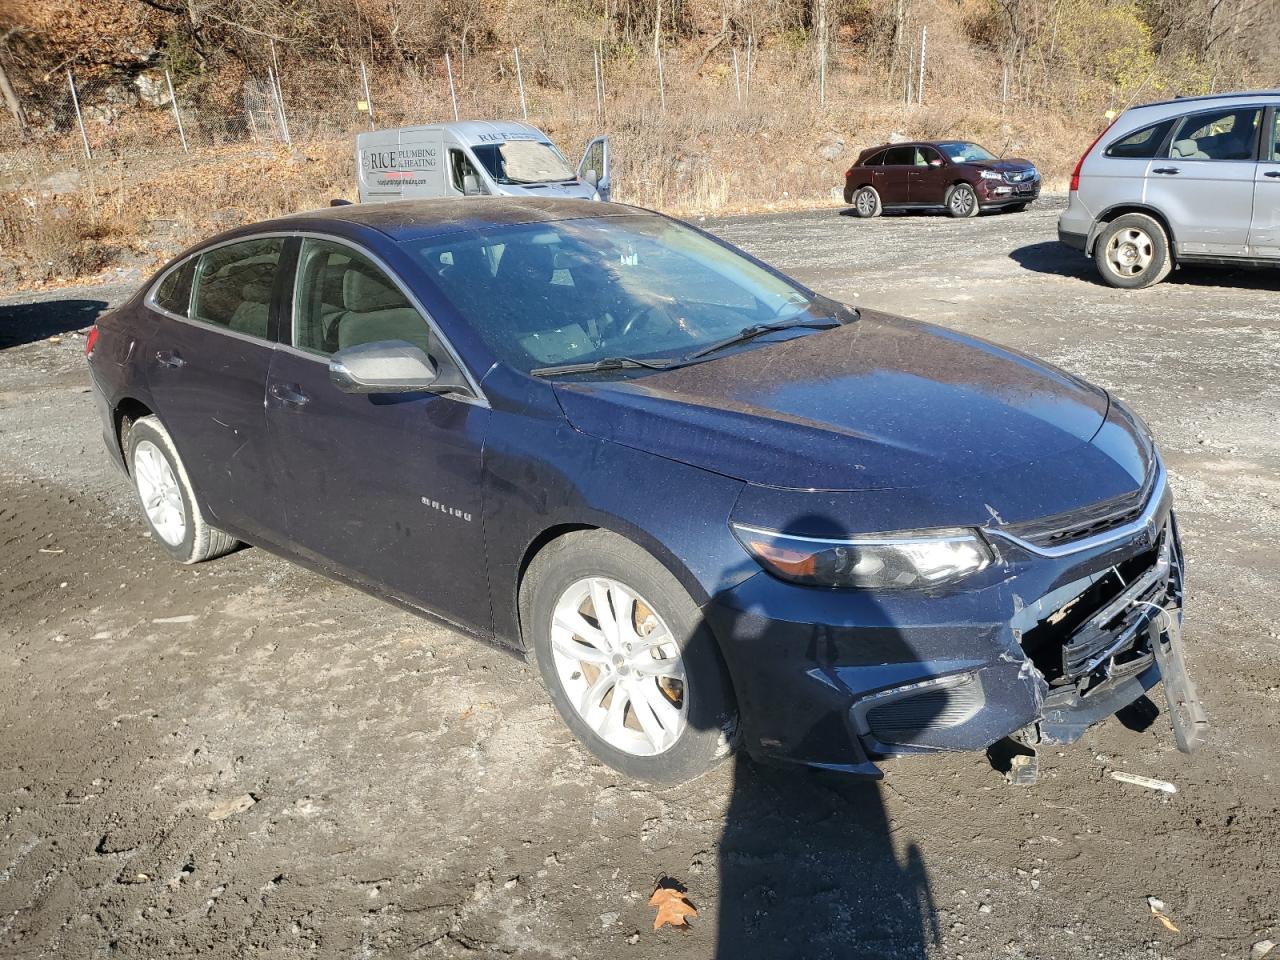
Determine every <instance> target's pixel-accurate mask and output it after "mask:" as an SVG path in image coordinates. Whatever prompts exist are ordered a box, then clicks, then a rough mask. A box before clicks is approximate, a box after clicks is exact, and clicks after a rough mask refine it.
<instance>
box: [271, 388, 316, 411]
mask: <svg viewBox="0 0 1280 960" xmlns="http://www.w3.org/2000/svg"><path fill="white" fill-rule="evenodd" d="M271 395H272V396H273V397H275V398H276V399H277V400H279V401H280V402H281V403H283V404H284V405H285V406H286V407H294V408H295V409H297V408H301V407H305V406H306V405H307V401H309V400H310V399H311V398H310V397H308V396H307V395H306V394H305V393H303V392H302V389H301V388H300V387H299V386H298V385H297V384H296V383H273V384H272V385H271Z"/></svg>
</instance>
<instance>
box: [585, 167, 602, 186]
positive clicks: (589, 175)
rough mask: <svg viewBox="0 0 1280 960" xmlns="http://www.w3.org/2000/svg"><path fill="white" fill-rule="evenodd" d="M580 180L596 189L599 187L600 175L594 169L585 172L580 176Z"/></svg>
mask: <svg viewBox="0 0 1280 960" xmlns="http://www.w3.org/2000/svg"><path fill="white" fill-rule="evenodd" d="M582 179H583V180H585V181H587V183H589V184H591V186H593V187H598V186H599V185H600V174H599V172H597V171H596V170H594V169H591V170H588V171H586V173H584V174H583V175H582Z"/></svg>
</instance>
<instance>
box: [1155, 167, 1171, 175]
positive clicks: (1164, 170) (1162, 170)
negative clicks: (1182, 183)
mask: <svg viewBox="0 0 1280 960" xmlns="http://www.w3.org/2000/svg"><path fill="white" fill-rule="evenodd" d="M1151 172H1152V173H1164V174H1169V175H1170V176H1173V175H1175V174H1177V172H1178V168H1177V167H1154V168H1153V169H1152V171H1151Z"/></svg>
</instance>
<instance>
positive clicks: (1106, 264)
mask: <svg viewBox="0 0 1280 960" xmlns="http://www.w3.org/2000/svg"><path fill="white" fill-rule="evenodd" d="M1093 258H1094V262H1095V263H1096V264H1097V266H1098V272H1099V273H1100V274H1102V279H1103V280H1105V281H1106V282H1107V283H1109V284H1110V285H1111V286H1113V287H1121V288H1124V289H1127V290H1136V289H1140V288H1142V287H1149V286H1151V285H1152V284H1154V283H1159V282H1160V281H1161V280H1163V279H1164V278H1165V277H1167V276H1168V275H1169V271H1170V270H1171V269H1172V266H1173V263H1172V258H1171V257H1170V256H1169V238H1168V235H1167V234H1166V233H1165V232H1164V228H1163V227H1162V226H1161V225H1160V223H1159V221H1157V220H1156V219H1155V218H1154V217H1149V216H1147V215H1146V214H1141V213H1127V214H1125V215H1124V216H1122V217H1117V218H1116V219H1115V220H1113V221H1111V223H1109V224H1107V226H1106V227H1105V228H1104V229H1103V231H1102V234H1101V235H1100V236H1099V237H1098V239H1097V242H1096V244H1095V246H1094V251H1093Z"/></svg>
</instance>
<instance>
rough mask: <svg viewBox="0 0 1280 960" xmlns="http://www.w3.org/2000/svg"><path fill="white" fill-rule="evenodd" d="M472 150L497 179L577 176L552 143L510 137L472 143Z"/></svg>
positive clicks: (530, 180)
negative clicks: (510, 138)
mask: <svg viewBox="0 0 1280 960" xmlns="http://www.w3.org/2000/svg"><path fill="white" fill-rule="evenodd" d="M471 150H472V152H473V153H475V155H476V159H477V160H479V161H480V162H481V163H482V164H484V168H485V169H486V170H488V171H489V176H491V177H492V178H493V179H494V182H495V183H508V184H511V183H514V184H520V183H562V182H563V181H565V180H572V179H574V173H573V170H571V169H570V168H569V164H568V163H566V162H565V159H564V157H562V156H561V155H560V152H559V151H558V150H556V148H555V147H553V146H552V145H551V144H549V143H539V142H538V141H537V140H508V141H507V142H506V143H485V144H481V145H480V146H473V147H472V148H471Z"/></svg>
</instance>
